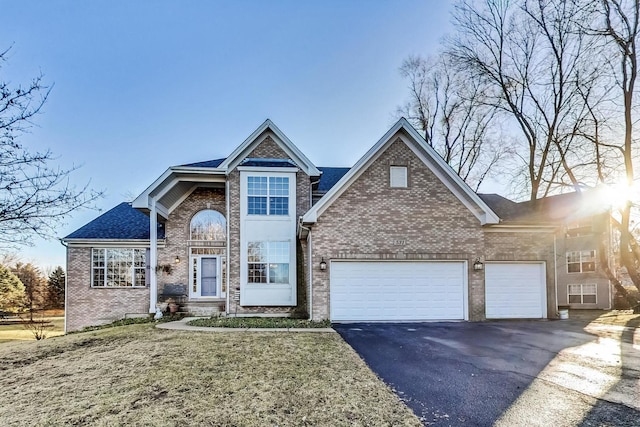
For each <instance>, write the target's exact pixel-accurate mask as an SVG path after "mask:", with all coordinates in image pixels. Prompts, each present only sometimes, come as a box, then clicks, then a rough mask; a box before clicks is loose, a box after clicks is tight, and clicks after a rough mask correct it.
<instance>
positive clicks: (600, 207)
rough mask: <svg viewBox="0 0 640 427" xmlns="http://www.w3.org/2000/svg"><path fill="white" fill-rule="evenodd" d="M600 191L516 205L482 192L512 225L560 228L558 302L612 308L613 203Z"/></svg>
mask: <svg viewBox="0 0 640 427" xmlns="http://www.w3.org/2000/svg"><path fill="white" fill-rule="evenodd" d="M602 196H603V195H602V194H601V193H600V191H599V190H596V189H587V190H584V191H582V192H580V193H577V192H572V193H566V194H559V195H555V196H549V197H545V198H543V199H539V200H537V201H536V202H535V203H534V202H530V201H528V202H521V203H516V202H512V201H511V200H508V199H505V198H503V197H501V196H498V195H495V194H491V195H481V197H482V198H483V200H485V202H486V203H487V204H489V205H490V206H491V207H492V208H493V209H494V210H495V212H497V213H498V215H500V217H501V218H504V219H505V220H508V221H509V222H511V223H518V222H526V223H531V222H536V223H539V224H547V225H555V226H556V227H557V232H556V243H555V252H556V255H557V258H556V280H557V297H558V305H559V306H569V307H570V308H572V309H611V308H612V305H613V287H612V286H611V282H610V281H609V279H608V277H607V275H606V273H605V268H603V267H604V266H606V267H607V268H608V269H609V271H611V272H614V271H615V270H616V269H615V263H614V258H613V247H612V244H613V232H612V226H611V210H610V207H608V206H607V205H606V203H604V202H603V199H605V197H602Z"/></svg>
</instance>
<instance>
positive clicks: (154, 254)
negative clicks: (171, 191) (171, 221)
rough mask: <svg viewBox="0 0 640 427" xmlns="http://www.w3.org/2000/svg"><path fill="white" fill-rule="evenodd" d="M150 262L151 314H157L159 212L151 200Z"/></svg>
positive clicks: (154, 201)
mask: <svg viewBox="0 0 640 427" xmlns="http://www.w3.org/2000/svg"><path fill="white" fill-rule="evenodd" d="M149 240H150V248H149V258H151V259H150V260H149V263H150V268H149V273H150V274H151V280H150V281H149V313H155V312H156V303H157V302H158V278H157V276H156V266H157V265H158V212H157V210H156V200H155V199H151V212H150V214H149Z"/></svg>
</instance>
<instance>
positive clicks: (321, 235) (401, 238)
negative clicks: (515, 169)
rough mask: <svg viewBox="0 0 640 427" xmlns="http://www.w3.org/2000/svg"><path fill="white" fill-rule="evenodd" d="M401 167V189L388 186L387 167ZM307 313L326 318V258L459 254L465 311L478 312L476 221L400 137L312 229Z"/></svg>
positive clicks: (479, 234) (476, 315)
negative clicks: (404, 178)
mask: <svg viewBox="0 0 640 427" xmlns="http://www.w3.org/2000/svg"><path fill="white" fill-rule="evenodd" d="M391 165H406V166H407V168H408V183H409V186H408V188H391V187H389V166H391ZM312 244H313V261H312V263H311V265H312V268H313V308H312V309H313V318H314V319H326V318H328V317H329V274H330V267H329V268H327V270H325V271H321V270H320V268H319V263H320V260H321V258H322V257H324V259H325V261H327V262H328V261H329V260H331V259H373V260H376V259H379V260H438V259H441V260H462V261H465V260H466V261H467V264H468V266H469V269H470V270H469V274H468V277H469V280H468V285H469V317H470V319H471V320H480V319H482V318H483V316H484V305H483V301H484V287H483V281H482V278H481V277H480V276H479V275H478V274H475V273H474V272H473V271H472V264H473V261H474V260H475V259H476V257H478V256H480V255H481V254H482V253H483V252H484V241H483V230H482V227H481V226H480V222H479V221H478V219H477V218H475V217H474V216H473V214H472V213H471V212H470V211H469V210H468V209H467V208H466V207H465V206H464V205H463V204H462V203H461V202H460V201H459V200H458V199H457V197H456V196H455V195H454V194H452V193H451V191H450V190H449V189H448V188H447V187H446V186H445V185H444V184H443V183H442V182H441V181H440V179H438V177H436V176H435V175H434V174H433V173H432V172H431V171H430V170H429V169H428V168H427V167H426V166H425V165H424V163H422V161H421V160H420V159H419V158H418V157H417V156H416V155H415V154H414V153H413V152H412V151H411V149H410V148H409V147H407V145H406V144H404V143H403V142H402V141H400V140H399V139H398V140H395V141H394V142H393V143H392V144H391V145H390V146H389V147H388V148H387V149H386V150H385V151H384V152H383V153H382V154H381V155H380V157H379V158H378V159H376V160H375V161H374V162H373V163H372V164H371V165H370V166H369V167H368V168H367V169H366V170H365V171H364V172H363V173H362V175H361V176H360V177H358V178H357V179H356V180H355V181H354V182H353V183H352V184H351V186H350V187H349V188H348V189H347V190H346V191H345V192H344V193H343V194H342V195H341V196H340V197H339V198H338V199H336V200H335V201H334V203H333V204H331V206H329V207H328V208H327V210H326V211H325V212H324V213H323V214H322V215H321V216H320V218H319V219H318V222H317V223H316V224H315V225H314V226H313V228H312Z"/></svg>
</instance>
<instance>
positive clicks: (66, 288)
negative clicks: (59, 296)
mask: <svg viewBox="0 0 640 427" xmlns="http://www.w3.org/2000/svg"><path fill="white" fill-rule="evenodd" d="M59 241H60V244H61V245H62V246H64V247H65V248H66V251H65V257H64V259H65V264H66V265H65V274H64V331H63V332H64V333H65V335H66V334H67V308H68V305H67V303H68V302H69V246H68V245H66V244H65V243H66V242H65V240H64V239H59Z"/></svg>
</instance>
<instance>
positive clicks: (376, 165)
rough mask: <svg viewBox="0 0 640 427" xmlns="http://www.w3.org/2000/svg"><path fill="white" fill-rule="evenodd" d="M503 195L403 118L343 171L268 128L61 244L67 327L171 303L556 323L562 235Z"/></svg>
mask: <svg viewBox="0 0 640 427" xmlns="http://www.w3.org/2000/svg"><path fill="white" fill-rule="evenodd" d="M504 201H506V199H503V198H500V197H499V196H495V195H483V196H481V195H478V194H476V193H475V192H473V191H472V190H471V189H470V188H469V187H468V186H467V185H466V184H465V183H464V182H463V181H462V180H461V179H460V178H459V177H458V176H457V175H456V174H455V173H454V172H453V171H452V169H451V168H450V167H449V166H448V165H447V164H446V163H445V162H444V161H443V160H442V158H440V157H439V156H438V155H437V154H436V153H435V151H433V149H432V148H431V147H429V146H428V145H427V144H426V142H425V141H424V140H423V139H422V137H421V136H420V135H419V134H418V133H417V132H416V131H415V129H413V127H411V125H410V124H409V123H408V122H407V121H406V120H405V119H400V120H399V121H398V122H397V123H396V124H395V125H394V126H393V127H391V129H389V131H388V132H387V133H386V134H385V135H384V136H383V137H382V138H381V139H380V140H379V141H378V142H377V143H376V144H375V145H374V146H373V147H372V148H371V149H370V150H369V151H368V152H367V153H366V154H365V155H364V156H363V157H362V158H361V159H360V160H359V161H358V162H357V163H356V164H355V165H354V166H353V167H351V168H333V167H327V168H322V167H316V166H314V164H313V163H312V162H311V161H310V160H309V159H308V158H307V157H306V156H305V155H304V154H303V153H302V152H301V151H300V150H299V149H298V148H297V147H296V146H295V145H294V144H293V143H292V142H291V141H290V140H289V139H288V138H287V137H286V135H285V134H284V133H282V132H281V131H280V130H279V129H278V128H277V127H276V126H275V125H274V124H273V123H272V122H271V121H270V120H267V121H265V122H264V123H263V124H262V125H261V126H260V127H259V128H258V129H256V130H255V131H254V132H253V133H252V134H251V135H250V136H249V137H248V138H247V139H246V140H245V141H244V142H243V143H242V144H240V145H239V146H238V147H237V148H236V149H235V150H234V151H233V152H232V153H231V154H230V155H229V156H228V157H227V158H225V159H218V160H211V161H205V162H200V163H192V164H188V165H182V166H174V167H170V168H169V169H167V171H166V172H165V173H164V174H162V175H161V176H160V177H159V178H158V179H157V180H156V181H155V182H153V183H152V184H151V185H150V186H149V187H148V188H147V189H146V190H145V191H144V192H143V193H142V194H141V195H140V196H138V197H137V198H136V199H135V200H134V201H133V202H132V203H122V204H120V205H118V206H116V207H115V208H113V209H112V210H110V211H108V212H106V213H104V214H103V215H101V216H99V217H98V218H96V219H95V220H94V221H92V222H90V223H89V224H87V225H85V226H84V227H82V228H80V229H78V230H76V231H75V232H73V233H71V234H70V235H68V236H67V237H65V238H64V239H63V241H64V243H65V245H66V246H67V248H68V249H67V309H66V330H67V331H72V330H78V329H81V328H83V327H85V326H88V325H94V324H99V323H107V322H111V321H113V320H116V319H119V318H123V317H125V316H128V315H135V314H141V313H153V312H154V311H155V308H156V305H157V304H158V303H159V302H162V301H164V300H166V299H167V298H168V297H172V298H177V299H179V302H180V304H181V305H182V309H183V310H184V311H189V312H191V313H195V314H211V313H216V312H221V313H224V314H226V315H229V316H236V315H237V316H292V315H294V316H307V315H308V316H310V317H311V318H312V319H314V320H320V319H330V320H332V321H337V322H339V321H385V320H394V321H414V320H415V321H419V320H471V321H480V320H484V319H494V318H547V317H556V316H557V306H558V303H559V302H560V301H564V300H561V299H560V297H559V295H560V293H558V294H557V293H556V286H557V284H556V270H557V269H560V268H561V265H564V263H563V262H562V261H561V260H559V257H558V255H557V253H558V252H557V247H556V246H557V242H556V237H557V236H556V233H557V231H558V229H559V227H558V225H557V224H555V223H551V222H547V221H542V220H540V218H538V217H531V218H523V217H517V218H516V217H514V216H513V215H510V214H509V210H508V209H506V210H505V209H501V208H502V207H503V206H502V205H503V204H505V203H504ZM511 203H513V202H511ZM176 290H177V292H176ZM582 294H584V292H582ZM581 298H582V297H581ZM570 299H571V297H570Z"/></svg>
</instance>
